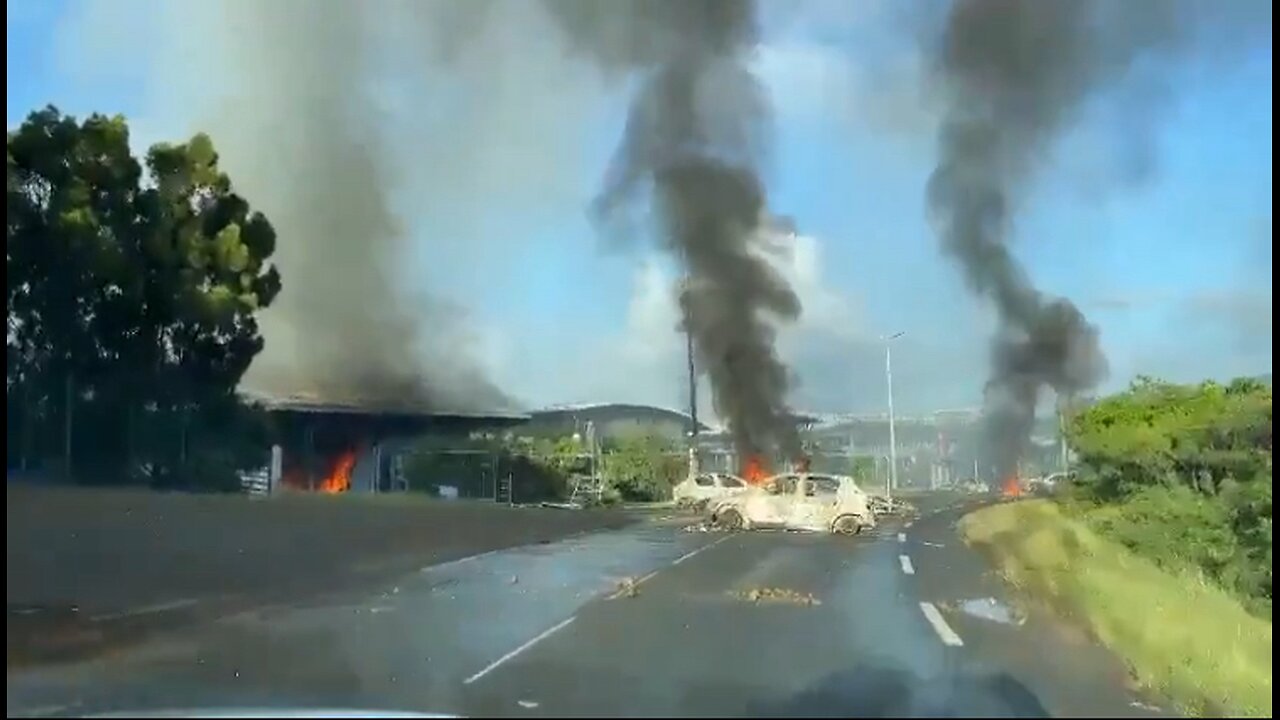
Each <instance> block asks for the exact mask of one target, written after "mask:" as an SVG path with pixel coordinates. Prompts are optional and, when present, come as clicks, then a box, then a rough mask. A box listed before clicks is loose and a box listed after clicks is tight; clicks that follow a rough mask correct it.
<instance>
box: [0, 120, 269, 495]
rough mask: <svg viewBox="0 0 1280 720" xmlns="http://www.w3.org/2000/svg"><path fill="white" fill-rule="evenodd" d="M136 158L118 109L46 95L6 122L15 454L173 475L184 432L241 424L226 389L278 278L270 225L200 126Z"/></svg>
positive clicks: (180, 463)
mask: <svg viewBox="0 0 1280 720" xmlns="http://www.w3.org/2000/svg"><path fill="white" fill-rule="evenodd" d="M146 168H147V170H148V171H149V172H148V173H144V172H143V166H142V164H141V163H139V162H138V161H137V160H136V159H135V158H134V157H133V155H132V154H131V152H130V149H129V134H128V125H127V123H126V122H125V120H124V118H122V117H119V116H116V117H111V118H108V117H105V116H101V115H93V116H91V117H89V118H88V119H87V120H85V121H84V122H83V123H78V122H77V121H76V120H75V119H74V118H72V117H69V116H64V115H62V114H61V113H60V112H59V111H58V110H57V109H56V108H53V107H48V108H45V109H43V110H40V111H37V112H34V113H32V114H31V115H30V116H29V117H28V118H27V120H26V121H25V122H24V123H23V124H22V125H21V126H20V127H19V128H17V129H16V130H13V131H10V132H9V135H8V142H7V180H8V187H7V202H8V211H9V212H8V218H7V233H6V271H7V278H8V290H7V301H8V309H9V326H8V328H9V332H8V336H7V347H6V349H7V351H8V353H9V358H8V362H7V364H6V370H7V378H6V380H7V387H8V390H9V398H10V401H9V417H10V419H11V427H10V431H9V437H10V448H11V450H10V458H11V460H12V459H13V455H14V448H15V445H16V447H17V452H18V454H19V455H20V457H21V459H22V461H25V460H26V459H27V458H30V457H48V456H50V455H52V454H53V451H54V450H55V448H56V449H58V450H61V452H62V454H63V455H64V456H65V457H66V458H67V459H70V458H71V457H75V458H76V459H77V461H83V462H85V463H90V462H91V463H92V465H93V467H94V469H95V472H94V473H93V477H94V478H99V479H101V478H106V477H110V476H114V475H118V474H119V473H118V471H119V470H121V469H125V468H129V467H134V466H138V465H145V466H147V467H153V468H154V467H164V468H167V469H168V471H169V474H172V472H173V471H175V470H176V469H178V468H186V467H187V463H188V460H189V459H190V458H189V455H190V453H189V452H188V449H189V448H190V447H191V443H190V441H191V439H192V437H193V433H197V432H198V433H202V434H203V435H206V436H208V437H206V438H204V439H205V440H208V439H209V438H218V439H226V438H229V437H231V436H232V435H233V434H234V433H230V432H229V430H230V429H231V428H232V427H233V426H235V427H240V426H241V425H242V424H243V423H244V422H247V421H248V420H247V418H246V417H245V413H244V412H243V409H242V408H238V407H237V404H236V401H235V397H234V394H233V393H234V389H235V386H236V384H237V383H238V381H239V379H240V377H241V375H242V374H243V373H244V371H245V370H246V369H247V368H248V366H249V363H250V362H251V361H252V359H253V357H254V355H256V354H257V353H258V352H259V351H260V350H261V348H262V338H261V335H260V333H259V332H258V326H257V322H256V319H255V317H254V315H255V313H256V312H257V311H258V310H260V309H261V308H263V307H266V306H267V305H268V304H269V303H270V302H271V301H272V299H273V298H274V297H275V296H276V294H277V293H278V292H279V289H280V278H279V275H278V273H277V272H276V270H275V268H274V267H273V266H271V265H270V264H268V262H267V259H268V258H269V257H270V255H271V254H272V252H273V251H274V247H275V232H274V230H273V229H272V228H271V225H270V223H269V222H268V221H267V220H266V218H265V217H263V216H262V215H261V214H260V213H256V212H253V211H252V210H251V208H250V207H249V204H248V203H247V202H246V201H245V200H244V199H243V198H241V197H240V196H238V195H237V194H236V193H235V192H234V191H233V188H232V185H231V183H230V181H229V179H228V178H227V176H226V175H225V174H224V173H222V172H221V170H220V169H219V168H218V164H217V154H216V153H215V152H214V149H213V145H212V143H211V141H210V140H209V138H208V137H206V136H204V135H197V136H195V137H194V138H192V139H191V140H190V141H189V142H187V143H184V144H181V145H167V144H166V145H157V146H155V147H153V148H152V149H151V151H150V152H149V153H148V155H147V160H146ZM15 398H16V399H15ZM14 420H17V421H18V422H17V423H16V426H17V427H16V428H15V427H13V426H14V425H15V423H14V422H13V421H14ZM251 424H252V423H251ZM73 431H74V432H73ZM15 440H16V441H17V442H16V443H15V442H14V441H15ZM234 444H236V443H225V442H224V443H221V447H222V449H221V450H219V454H226V453H225V452H223V450H225V449H226V447H227V446H228V445H234ZM200 447H201V449H202V450H207V449H208V448H209V447H210V445H209V443H208V442H202V444H201V446H200ZM72 451H74V452H72ZM232 454H233V455H235V454H237V453H232ZM11 464H12V463H11ZM188 469H189V468H188ZM224 475H225V473H224ZM85 479H89V478H88V477H86V478H85Z"/></svg>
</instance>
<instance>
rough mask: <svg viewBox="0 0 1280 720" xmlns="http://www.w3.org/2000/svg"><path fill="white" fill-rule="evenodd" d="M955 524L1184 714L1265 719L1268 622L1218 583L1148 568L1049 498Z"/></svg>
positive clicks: (1013, 579)
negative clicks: (1219, 586) (1084, 629)
mask: <svg viewBox="0 0 1280 720" xmlns="http://www.w3.org/2000/svg"><path fill="white" fill-rule="evenodd" d="M960 529H961V532H962V534H963V536H964V538H965V542H966V543H968V544H969V545H971V546H972V547H974V548H976V549H978V550H979V551H981V552H983V553H984V554H986V555H987V556H988V557H990V558H991V559H992V560H993V562H994V563H995V564H996V566H997V567H998V568H999V570H1000V572H1001V573H1002V575H1003V576H1004V577H1005V579H1006V580H1007V581H1009V582H1010V583H1011V584H1012V585H1014V586H1015V587H1016V588H1018V589H1019V590H1021V591H1023V592H1025V593H1027V594H1029V595H1030V596H1031V597H1033V598H1035V599H1038V600H1041V601H1043V602H1045V603H1046V604H1048V605H1049V606H1050V607H1052V608H1053V610H1054V611H1056V612H1057V613H1058V614H1060V615H1063V616H1065V617H1067V618H1069V619H1070V620H1072V621H1074V622H1078V623H1080V624H1082V625H1084V626H1086V627H1087V628H1088V629H1089V631H1090V632H1092V633H1093V634H1094V635H1095V636H1096V637H1097V638H1098V640H1099V641H1101V642H1102V643H1103V644H1105V645H1106V646H1107V647H1109V648H1110V649H1111V650H1112V651H1113V652H1115V653H1116V654H1117V655H1119V656H1120V657H1121V658H1122V659H1124V660H1125V661H1126V662H1127V663H1128V664H1129V666H1130V668H1131V669H1132V671H1133V674H1134V676H1135V677H1136V679H1137V680H1138V682H1139V683H1140V684H1141V685H1142V686H1144V687H1145V688H1148V689H1150V690H1152V691H1154V692H1157V693H1159V694H1161V695H1163V696H1165V697H1167V698H1169V699H1170V700H1171V701H1173V702H1174V703H1175V704H1177V705H1178V706H1179V708H1180V709H1182V710H1183V711H1184V712H1187V713H1189V714H1193V715H1226V716H1236V717H1238V716H1252V717H1271V715H1272V700H1271V675H1272V667H1271V665H1272V662H1271V654H1272V645H1271V643H1272V636H1271V623H1270V622H1269V621H1267V620H1264V619H1261V618H1258V617H1255V616H1253V615H1250V614H1249V613H1248V612H1247V611H1246V610H1245V608H1244V607H1243V606H1242V605H1241V604H1240V602H1239V601H1238V600H1237V599H1235V598H1234V597H1232V596H1231V595H1230V594H1228V593H1227V592H1226V591H1224V590H1222V589H1220V588H1218V587H1216V586H1214V585H1212V584H1210V583H1208V582H1206V581H1205V580H1204V579H1203V578H1201V577H1199V576H1197V575H1195V574H1193V573H1190V572H1169V571H1166V570H1162V569H1160V568H1158V567H1156V566H1155V565H1154V564H1152V563H1151V562H1149V561H1147V560H1145V559H1143V558H1141V557H1138V556H1136V555H1134V554H1133V553H1131V552H1129V551H1128V550H1126V549H1125V548H1123V547H1122V546H1120V545H1119V544H1117V543H1115V542H1112V541H1109V540H1106V539H1104V538H1101V537H1099V536H1098V535H1096V534H1095V533H1093V532H1092V531H1091V530H1089V529H1088V528H1087V527H1085V525H1084V524H1083V523H1082V522H1080V521H1078V520H1076V519H1074V518H1072V517H1069V516H1068V515H1066V514H1064V513H1063V512H1062V510H1061V508H1060V507H1059V506H1058V505H1057V504H1055V503H1054V502H1052V501H1050V500H1028V501H1022V502H1015V503H1004V504H1000V505H995V506H992V507H987V508H983V509H981V510H978V511H976V512H973V513H971V514H969V515H967V516H965V517H964V518H963V519H962V521H961V525H960Z"/></svg>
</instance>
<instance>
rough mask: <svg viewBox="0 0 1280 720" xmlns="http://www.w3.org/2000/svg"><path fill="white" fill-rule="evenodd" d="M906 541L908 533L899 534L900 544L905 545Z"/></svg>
mask: <svg viewBox="0 0 1280 720" xmlns="http://www.w3.org/2000/svg"><path fill="white" fill-rule="evenodd" d="M906 541H907V534H906V533H898V542H900V543H904V542H906Z"/></svg>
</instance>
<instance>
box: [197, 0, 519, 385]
mask: <svg viewBox="0 0 1280 720" xmlns="http://www.w3.org/2000/svg"><path fill="white" fill-rule="evenodd" d="M221 12H222V13H223V14H222V16H221V17H220V20H221V22H223V23H225V24H226V26H227V28H229V29H231V30H233V31H232V32H228V33H227V36H228V38H229V40H228V42H229V43H230V45H229V47H227V48H226V56H227V58H228V59H227V60H226V61H225V62H227V63H232V62H235V63H238V65H236V67H237V68H238V72H237V73H235V76H236V77H235V80H236V84H235V85H234V90H235V92H236V93H237V96H238V97H239V98H242V99H244V100H245V102H243V104H241V105H239V106H237V107H236V108H235V109H234V110H233V111H232V112H231V113H229V114H226V115H222V116H221V117H219V118H218V119H217V120H215V121H214V122H212V123H211V125H212V130H213V131H214V138H215V142H219V143H220V146H223V147H224V151H225V153H226V155H227V159H228V161H229V168H230V172H231V174H232V177H233V180H234V181H235V182H236V183H237V184H238V186H240V187H241V189H242V191H243V192H244V193H245V194H246V196H248V197H250V198H252V199H253V201H254V203H255V204H256V205H257V206H258V207H260V208H261V209H262V210H263V211H264V212H265V213H266V214H267V216H268V217H269V218H270V219H271V221H272V222H273V223H274V224H275V226H276V229H277V232H278V233H279V235H280V238H281V241H280V244H279V252H278V255H279V264H280V266H281V269H282V274H283V283H284V289H283V292H282V293H281V295H280V297H279V299H278V300H277V303H276V304H275V305H274V306H273V307H271V308H268V310H267V311H266V312H265V314H264V318H263V328H264V334H265V336H266V339H267V348H266V350H265V352H264V354H263V356H262V357H261V358H259V359H258V361H256V362H255V365H254V367H253V368H251V369H250V372H249V374H248V375H247V376H246V384H247V385H250V386H252V387H253V388H254V389H255V390H259V391H265V392H267V393H270V394H306V395H315V396H318V397H321V398H324V399H326V400H341V401H348V402H358V403H368V404H374V405H399V404H408V405H414V406H426V407H432V408H435V409H451V410H483V409H494V408H495V407H503V406H507V405H509V402H508V401H507V399H506V398H505V397H504V396H503V394H502V393H500V392H499V391H498V390H497V389H496V388H495V387H494V386H493V385H491V384H490V383H489V382H488V381H487V380H486V379H485V378H484V377H483V376H482V374H481V373H480V372H479V371H478V370H477V369H476V368H475V366H474V364H473V363H472V362H470V358H468V357H466V353H465V352H458V351H457V350H456V345H457V343H456V337H454V336H451V334H450V332H449V328H450V327H451V323H453V322H455V319H454V316H455V314H456V313H454V312H453V308H451V306H450V305H449V304H448V303H446V302H443V301H440V300H438V299H422V298H414V297H409V296H407V295H406V294H405V293H403V292H402V290H401V287H402V280H403V278H402V277H398V276H397V270H398V269H401V268H402V267H403V265H404V262H405V260H406V258H407V257H408V254H409V253H408V250H409V249H408V244H407V240H408V237H407V235H408V232H407V228H406V226H405V222H404V220H402V218H401V217H399V216H397V214H396V213H395V212H393V208H392V205H391V200H392V198H391V196H392V193H393V191H394V190H396V189H397V188H398V187H402V186H403V184H404V182H403V180H402V179H401V178H399V177H398V172H397V169H396V168H392V167H389V165H388V162H387V161H388V158H389V154H388V150H389V148H387V147H384V146H383V145H382V139H383V136H384V135H385V132H384V128H385V125H386V118H385V117H383V116H382V115H381V113H380V112H379V111H378V110H377V109H376V108H377V104H376V103H375V102H374V98H373V97H371V93H370V88H371V87H372V86H373V83H372V81H371V69H370V63H371V56H373V55H374V54H375V53H376V51H377V50H379V46H378V44H377V42H376V39H377V37H378V35H377V31H378V27H377V24H376V22H375V21H376V20H378V19H379V17H378V14H377V13H375V12H372V11H370V10H369V9H368V8H366V7H365V6H364V5H363V4H361V3H348V2H330V3H325V4H324V8H323V10H322V11H317V8H316V6H315V5H314V4H313V3H310V2H299V1H297V0H281V1H280V2H269V3H251V2H236V3H228V4H226V5H225V6H224V7H222V8H221ZM408 221H409V222H412V219H411V218H410V219H408Z"/></svg>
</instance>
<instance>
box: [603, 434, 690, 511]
mask: <svg viewBox="0 0 1280 720" xmlns="http://www.w3.org/2000/svg"><path fill="white" fill-rule="evenodd" d="M686 463H687V460H686V458H685V457H684V456H683V455H681V454H680V453H678V452H676V450H675V448H674V447H673V445H672V444H671V442H669V441H668V440H666V439H665V438H663V437H661V436H659V435H653V434H636V435H627V436H623V437H620V438H617V439H615V440H613V441H612V442H610V443H609V445H608V446H607V447H606V448H605V452H604V453H603V455H602V457H601V476H602V477H603V479H604V481H605V482H606V483H608V485H609V486H611V487H612V488H614V489H615V490H616V491H617V492H618V494H619V495H620V496H621V497H622V499H624V500H637V501H651V500H665V499H667V498H670V497H671V488H672V486H674V485H675V484H676V483H677V482H679V481H680V480H681V479H683V478H684V475H685V473H686V471H687V467H686Z"/></svg>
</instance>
